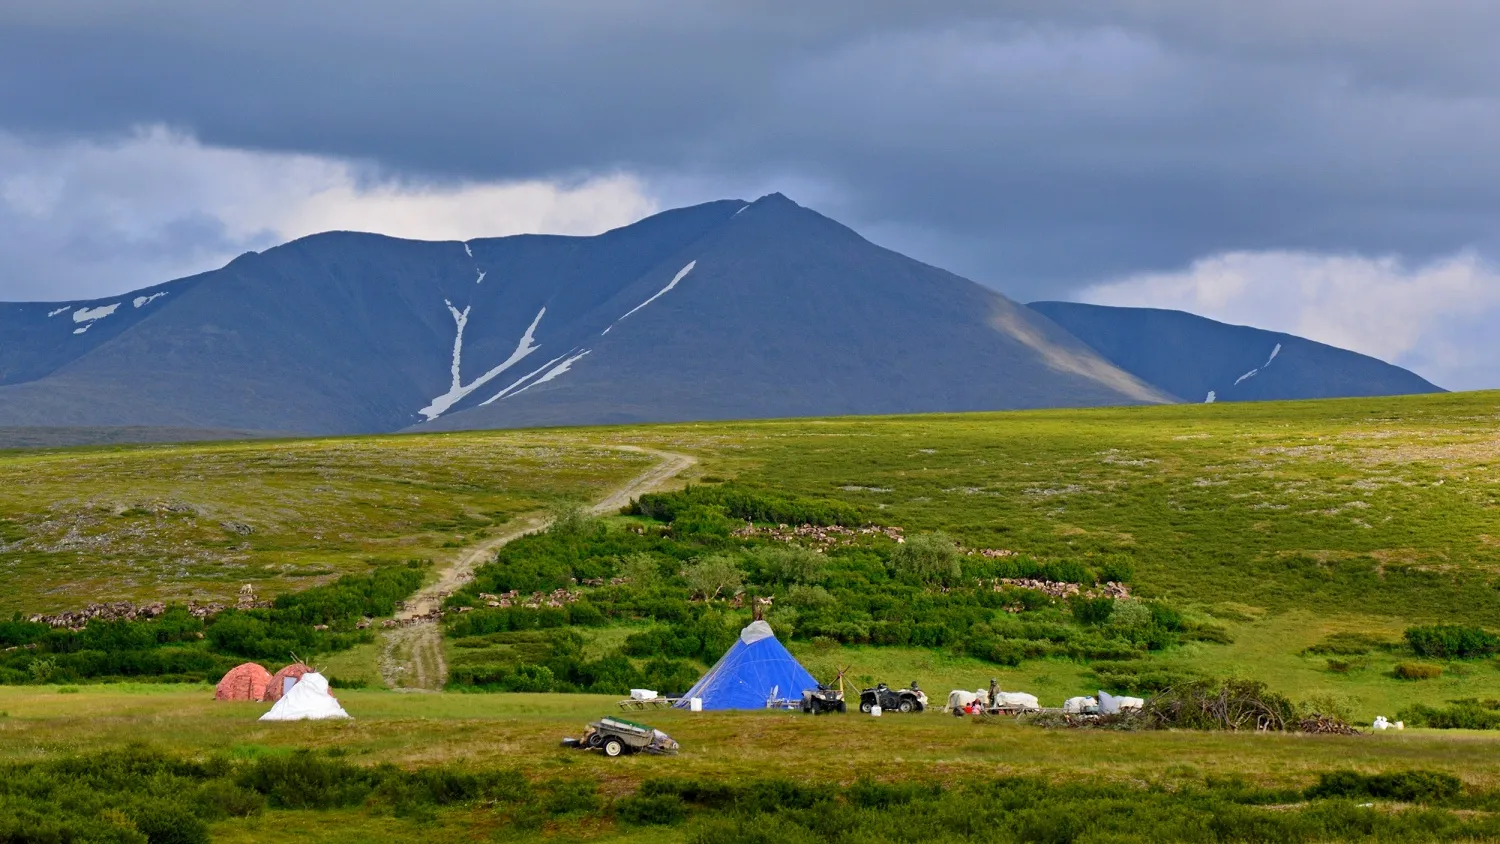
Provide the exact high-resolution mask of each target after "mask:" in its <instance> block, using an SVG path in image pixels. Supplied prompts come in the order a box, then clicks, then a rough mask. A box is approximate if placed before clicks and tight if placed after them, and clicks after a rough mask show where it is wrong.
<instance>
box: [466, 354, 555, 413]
mask: <svg viewBox="0 0 1500 844" xmlns="http://www.w3.org/2000/svg"><path fill="white" fill-rule="evenodd" d="M566 356H567V354H566V353H564V354H561V355H558V356H557V357H555V358H553V359H552V360H549V361H547V362H546V363H544V364H542V365H541V366H538V367H537V368H536V369H533V370H531V371H530V372H528V373H526V374H525V375H522V376H521V377H520V378H517V379H516V380H514V381H512V382H510V386H508V387H506V388H505V389H503V390H501V391H500V392H498V393H496V394H494V395H493V396H490V397H489V398H487V399H485V400H484V401H482V402H480V403H479V406H480V407H484V406H485V405H488V404H494V403H495V402H496V401H497V400H499V399H503V398H505V397H506V396H508V395H510V394H511V393H513V392H514V391H515V390H516V388H517V387H520V386H521V385H522V384H525V383H526V382H527V381H530V380H531V379H532V378H535V377H536V376H537V375H539V374H541V373H542V371H544V370H545V369H546V368H547V367H549V366H551V365H552V364H554V363H557V362H558V361H560V360H562V359H563V358H564V357H566Z"/></svg>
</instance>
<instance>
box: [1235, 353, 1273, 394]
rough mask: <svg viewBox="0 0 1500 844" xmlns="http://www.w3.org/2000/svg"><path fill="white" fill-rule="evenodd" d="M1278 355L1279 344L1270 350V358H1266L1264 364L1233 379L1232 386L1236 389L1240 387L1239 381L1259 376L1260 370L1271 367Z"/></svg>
mask: <svg viewBox="0 0 1500 844" xmlns="http://www.w3.org/2000/svg"><path fill="white" fill-rule="evenodd" d="M1279 354H1281V344H1280V343H1277V344H1276V348H1274V349H1272V350H1271V356H1270V357H1268V358H1266V362H1265V363H1263V364H1261V365H1260V366H1259V367H1257V368H1255V369H1252V370H1250V371H1249V372H1246V373H1245V374H1244V375H1241V376H1240V377H1239V378H1237V379H1235V382H1234V385H1235V386H1236V387H1238V386H1239V385H1240V382H1241V381H1244V380H1245V379H1247V378H1254V377H1255V376H1256V375H1259V374H1260V372H1261V370H1263V369H1265V368H1266V367H1268V366H1270V365H1271V361H1273V360H1275V359H1276V356H1277V355H1279Z"/></svg>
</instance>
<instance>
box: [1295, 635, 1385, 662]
mask: <svg viewBox="0 0 1500 844" xmlns="http://www.w3.org/2000/svg"><path fill="white" fill-rule="evenodd" d="M1383 644H1384V643H1383V642H1382V641H1381V640H1379V639H1377V638H1375V637H1374V636H1370V635H1367V634H1365V633H1330V634H1328V635H1327V636H1325V637H1323V641H1321V642H1319V643H1317V644H1316V645H1313V646H1312V647H1310V648H1308V649H1307V650H1306V651H1305V653H1309V654H1320V655H1327V656H1364V655H1365V654H1367V653H1369V652H1370V651H1373V650H1375V649H1376V648H1379V647H1381V646H1382V645H1383Z"/></svg>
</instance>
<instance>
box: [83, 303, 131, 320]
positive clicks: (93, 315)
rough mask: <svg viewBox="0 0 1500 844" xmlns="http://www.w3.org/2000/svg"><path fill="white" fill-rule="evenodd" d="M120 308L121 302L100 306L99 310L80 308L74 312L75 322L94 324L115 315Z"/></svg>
mask: <svg viewBox="0 0 1500 844" xmlns="http://www.w3.org/2000/svg"><path fill="white" fill-rule="evenodd" d="M119 307H120V303H119V302H115V303H114V304H112V305H100V306H99V307H97V308H79V309H78V310H76V311H74V312H73V321H74V322H93V321H94V320H96V319H104V318H105V317H107V316H109V315H110V314H112V313H114V312H115V310H116V309H117V308H119Z"/></svg>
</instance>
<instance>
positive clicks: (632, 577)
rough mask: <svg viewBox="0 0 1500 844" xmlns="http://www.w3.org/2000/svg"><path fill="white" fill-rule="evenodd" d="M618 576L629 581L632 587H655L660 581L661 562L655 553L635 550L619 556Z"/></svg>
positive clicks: (644, 588)
mask: <svg viewBox="0 0 1500 844" xmlns="http://www.w3.org/2000/svg"><path fill="white" fill-rule="evenodd" d="M619 572H620V576H621V577H623V578H625V579H626V580H627V581H629V583H630V586H631V588H632V589H642V590H650V589H655V588H656V587H658V586H660V585H661V583H662V580H663V578H662V570H661V563H660V562H659V561H658V560H657V558H656V555H654V554H651V553H649V552H646V551H636V552H635V553H633V554H627V555H626V556H624V557H621V558H620V565H619Z"/></svg>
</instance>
